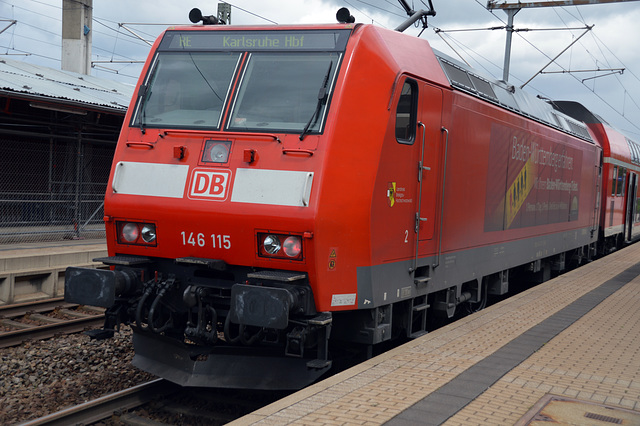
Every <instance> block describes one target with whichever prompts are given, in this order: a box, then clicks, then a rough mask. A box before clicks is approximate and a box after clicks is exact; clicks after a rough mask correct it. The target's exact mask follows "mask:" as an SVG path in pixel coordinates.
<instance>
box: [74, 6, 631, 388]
mask: <svg viewBox="0 0 640 426" xmlns="http://www.w3.org/2000/svg"><path fill="white" fill-rule="evenodd" d="M346 15H347V16H348V14H346ZM345 21H347V19H345ZM601 127H602V126H601ZM601 133H602V132H601ZM601 133H598V128H597V126H595V127H594V126H593V125H591V124H589V126H587V125H585V124H584V123H583V122H582V121H580V120H578V119H575V118H572V117H571V116H570V115H567V114H564V113H562V112H561V111H559V109H558V108H554V107H553V106H552V105H550V104H549V103H547V102H544V101H542V100H540V99H537V98H534V97H532V96H529V95H527V94H526V93H524V92H522V91H520V90H519V89H517V88H515V87H513V86H512V85H510V84H508V83H505V82H502V81H494V80H491V79H488V78H486V77H483V76H482V75H480V74H478V73H477V72H475V71H473V70H471V69H469V68H468V67H466V66H463V65H462V64H460V63H458V62H457V61H455V60H453V59H451V58H448V57H447V56H445V55H443V54H440V53H438V52H434V51H433V50H432V49H431V48H430V46H429V44H428V43H427V42H426V41H424V40H421V39H418V38H415V37H410V36H407V35H404V34H402V33H401V32H397V31H390V30H385V29H381V28H378V27H375V26H372V25H361V24H352V23H340V24H335V25H305V26H275V27H258V26H254V27H231V26H230V27H225V26H192V27H179V28H170V29H168V30H166V31H165V32H164V33H163V34H162V35H161V36H160V37H159V39H158V40H157V41H156V43H155V44H154V46H153V48H152V51H151V54H150V56H149V60H148V61H147V64H146V65H145V68H144V70H143V72H142V76H141V78H140V81H139V84H138V89H137V91H136V95H135V97H134V99H133V100H132V103H131V106H130V108H129V110H128V113H127V116H126V118H125V124H124V126H123V129H122V133H121V136H120V140H119V142H118V146H117V149H116V152H115V158H114V162H113V168H112V171H111V175H110V177H109V188H108V190H107V193H106V196H105V207H104V209H105V223H106V235H107V245H108V251H109V257H107V258H104V259H101V260H102V261H103V262H104V263H105V264H106V265H109V266H111V268H110V269H109V270H93V269H81V268H69V269H68V270H67V275H66V285H65V291H66V294H65V297H66V299H67V300H70V301H74V302H79V303H84V304H91V305H98V306H104V307H107V308H108V310H107V320H106V324H105V334H107V335H109V334H110V333H113V330H114V329H115V328H116V327H117V326H118V325H119V324H120V323H125V324H129V325H131V326H132V328H133V331H134V347H135V352H136V355H135V358H134V364H135V365H137V366H138V367H140V368H141V369H143V370H146V371H149V372H152V373H154V374H156V375H158V376H161V377H165V378H167V379H169V380H172V381H174V382H177V383H179V384H182V385H187V386H214V387H251V388H265V389H266V388H279V389H294V388H299V387H303V386H305V385H306V384H308V383H310V382H312V381H314V380H316V379H317V378H319V377H320V376H321V375H323V374H324V373H325V372H326V371H327V370H328V369H329V368H330V366H331V360H332V357H331V355H332V354H331V351H330V343H332V344H333V343H336V344H341V343H343V344H359V345H364V346H368V347H371V346H372V345H376V344H379V343H382V342H385V341H389V340H391V339H394V338H396V337H400V336H404V337H416V336H419V335H421V334H423V333H425V332H426V329H427V317H428V314H431V313H435V314H440V315H443V316H446V317H451V316H453V315H454V312H455V310H456V307H458V306H461V305H466V307H467V308H469V309H480V308H482V307H483V306H484V304H485V303H486V299H487V296H488V295H490V294H498V295H499V294H504V293H506V292H507V291H508V287H509V278H510V276H513V272H515V271H521V270H522V271H524V270H526V271H529V272H531V273H532V274H534V276H536V277H537V278H539V279H544V278H548V276H549V275H550V272H551V270H562V269H564V267H565V264H566V263H568V262H569V261H570V260H581V259H583V258H588V257H590V256H593V255H594V254H595V253H596V247H597V241H598V237H599V232H604V231H602V230H601V227H602V226H603V223H602V221H601V220H600V218H601V215H600V208H599V200H600V198H601V196H602V197H603V199H606V200H608V199H609V198H608V197H609V194H608V190H609V189H610V188H608V187H602V186H601V184H600V182H601V179H602V173H603V151H602V145H601V141H599V139H600V138H602V137H603V135H602V134H601ZM606 133H607V135H611V134H612V132H609V129H608V128H607V132H606ZM609 137H610V138H611V136H609ZM611 146H613V143H612V145H611ZM614 151H615V150H614V149H613V148H611V149H609V148H607V149H605V155H606V156H607V159H605V160H604V164H605V170H604V173H605V175H606V174H607V173H608V169H607V168H608V167H611V166H612V165H614V167H615V164H618V169H617V170H618V172H617V173H618V174H619V175H622V174H621V173H620V168H621V167H625V168H628V169H630V165H626V163H625V166H620V164H621V163H617V161H619V159H614V156H613V154H612V156H611V157H610V156H609V152H612V153H613V152H614ZM634 152H635V151H634ZM609 158H610V159H611V160H608V159H609ZM634 176H635V175H634ZM632 181H633V182H634V183H633V185H634V188H635V185H636V183H635V182H636V178H635V177H634V178H633V179H632ZM622 186H623V187H624V184H623V185H622ZM616 188H617V187H616ZM616 191H617V189H616ZM601 192H603V193H602V194H601ZM614 204H615V202H614ZM614 207H615V208H616V209H617V210H615V212H618V213H616V214H619V211H621V209H622V207H620V206H618V205H614ZM603 210H604V209H603ZM634 212H635V210H634ZM607 214H609V213H608V211H607ZM634 214H635V213H634ZM603 217H605V221H606V220H607V219H606V218H607V217H609V216H603ZM616 217H617V216H616ZM616 217H614V220H616V221H617V220H618V219H617V218H616ZM634 217H635V216H634ZM604 225H606V224H604ZM634 229H635V228H634ZM632 234H633V232H632V231H629V235H630V236H631V235H632ZM633 235H635V234H633Z"/></svg>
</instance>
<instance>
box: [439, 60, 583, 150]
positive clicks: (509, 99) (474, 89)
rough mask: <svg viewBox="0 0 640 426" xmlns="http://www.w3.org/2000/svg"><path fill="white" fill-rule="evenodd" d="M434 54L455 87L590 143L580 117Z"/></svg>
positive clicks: (501, 81) (466, 66) (510, 85)
mask: <svg viewBox="0 0 640 426" xmlns="http://www.w3.org/2000/svg"><path fill="white" fill-rule="evenodd" d="M434 53H435V55H436V57H437V58H438V60H439V61H440V65H442V69H443V70H444V72H445V74H446V75H447V78H448V79H449V82H450V83H451V85H452V86H453V87H454V88H456V89H458V90H461V91H463V92H466V93H469V94H471V95H473V96H476V97H479V98H481V99H484V100H485V101H487V102H490V103H493V104H496V105H499V106H501V107H502V108H505V109H508V110H511V111H513V112H515V113H518V114H520V115H523V116H525V117H528V118H531V119H534V120H536V121H539V122H542V123H545V124H547V125H549V126H551V127H554V128H556V129H559V130H562V131H563V132H566V133H570V134H572V135H574V136H577V137H579V138H581V139H584V140H588V141H591V142H593V140H592V138H591V135H590V134H589V132H588V130H587V127H586V125H585V124H584V123H582V122H581V121H579V120H581V118H580V119H576V118H573V117H571V116H569V115H567V114H565V113H563V112H562V111H560V110H558V109H556V108H554V107H553V106H552V104H551V103H549V102H547V101H546V100H543V99H541V98H538V97H537V96H533V95H531V94H530V93H527V92H525V91H524V90H522V89H520V88H518V87H516V86H514V85H512V84H510V83H508V82H505V81H503V80H495V79H493V78H491V77H487V76H485V75H482V74H481V73H479V72H478V71H477V70H475V69H473V68H471V67H469V66H468V65H466V64H463V63H461V62H459V61H457V60H456V59H453V58H451V57H450V56H448V55H446V54H444V53H442V52H439V51H437V50H435V49H434ZM592 115H593V114H592Z"/></svg>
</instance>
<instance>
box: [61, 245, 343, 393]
mask: <svg viewBox="0 0 640 426" xmlns="http://www.w3.org/2000/svg"><path fill="white" fill-rule="evenodd" d="M100 260H101V261H103V262H104V263H105V264H107V265H110V266H113V269H112V270H99V269H87V268H68V269H67V272H66V279H65V299H66V300H67V301H70V302H74V303H80V304H85V305H93V306H103V307H106V308H107V311H106V313H105V315H106V317H105V326H104V330H94V331H92V332H88V334H89V335H90V336H91V337H93V338H106V337H111V336H113V333H114V331H115V330H116V329H118V327H119V326H120V324H128V325H130V326H131V328H132V329H133V344H134V350H135V357H134V359H133V365H135V366H136V367H138V368H140V369H142V370H144V371H147V372H149V373H152V374H155V375H157V376H159V377H163V378H165V379H168V380H170V381H172V382H174V383H177V384H179V385H182V386H196V387H220V388H251V389H264V390H268V389H272V390H295V389H300V388H303V387H305V386H307V385H309V384H311V383H313V382H315V381H316V380H318V379H319V378H320V377H321V376H322V375H323V374H325V373H326V372H327V371H328V370H329V369H330V368H331V361H330V360H329V359H328V340H329V336H330V332H331V324H332V315H331V313H329V312H320V313H318V312H316V311H315V305H314V302H313V293H312V291H311V288H310V286H309V284H308V279H307V276H306V274H305V273H292V272H290V271H277V270H264V271H253V270H250V269H248V268H243V267H233V266H230V265H226V264H225V265H221V264H220V262H196V261H195V260H194V259H181V260H179V261H177V262H176V261H170V260H165V259H153V258H146V257H139V256H113V257H109V258H103V259H100ZM156 271H170V272H164V273H158V272H156ZM204 271H207V274H204ZM149 276H151V277H153V278H152V279H148V280H146V281H143V280H142V279H141V277H149ZM202 276H206V277H207V279H206V280H203V279H201V278H200V277H202ZM212 277H213V279H212ZM216 277H218V278H216ZM222 277H224V278H225V279H222Z"/></svg>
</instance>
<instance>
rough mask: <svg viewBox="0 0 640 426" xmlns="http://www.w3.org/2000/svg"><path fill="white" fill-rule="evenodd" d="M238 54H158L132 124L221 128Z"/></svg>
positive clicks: (163, 126) (162, 126)
mask: <svg viewBox="0 0 640 426" xmlns="http://www.w3.org/2000/svg"><path fill="white" fill-rule="evenodd" d="M239 58H240V53H238V52H215V53H212V52H206V53H205V52H180V53H177V52H171V53H164V52H162V53H159V54H158V56H157V59H156V62H155V65H154V69H153V70H152V71H151V74H150V78H149V81H148V82H147V88H146V91H143V90H141V96H143V100H142V103H141V104H140V106H139V108H138V110H137V113H136V116H135V118H134V121H133V125H135V126H140V127H161V128H167V127H183V128H184V127H189V128H194V127H196V128H198V127H204V128H216V129H217V128H219V127H220V119H221V115H222V110H223V105H224V104H225V100H226V97H227V96H228V94H229V87H230V85H231V80H232V78H233V75H234V73H235V70H236V68H237V66H238V61H239Z"/></svg>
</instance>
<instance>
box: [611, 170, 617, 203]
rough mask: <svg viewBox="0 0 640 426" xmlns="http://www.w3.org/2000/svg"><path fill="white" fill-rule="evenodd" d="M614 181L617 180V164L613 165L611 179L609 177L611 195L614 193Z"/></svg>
mask: <svg viewBox="0 0 640 426" xmlns="http://www.w3.org/2000/svg"><path fill="white" fill-rule="evenodd" d="M616 182H618V166H613V179H611V196H614V195H616Z"/></svg>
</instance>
